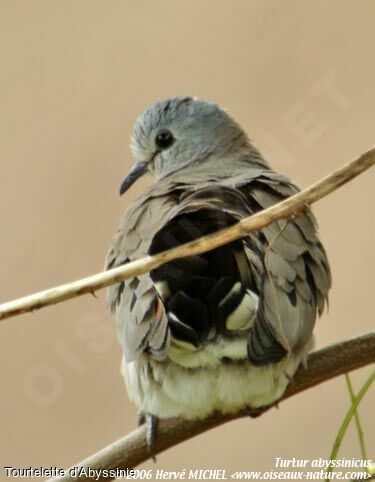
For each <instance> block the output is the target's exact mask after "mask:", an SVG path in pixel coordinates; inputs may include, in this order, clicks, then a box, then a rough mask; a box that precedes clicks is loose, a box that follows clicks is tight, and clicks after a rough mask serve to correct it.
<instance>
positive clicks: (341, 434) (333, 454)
mask: <svg viewBox="0 0 375 482" xmlns="http://www.w3.org/2000/svg"><path fill="white" fill-rule="evenodd" d="M374 380H375V370H374V371H373V372H372V373H371V375H370V376H369V377H368V379H367V380H366V381H365V383H364V384H363V386H362V388H361V389H360V391H359V392H358V394H357V395H356V396H355V397H354V400H353V402H352V404H351V406H350V408H349V410H348V412H347V414H346V416H345V418H344V421H343V422H342V424H341V427H340V430H339V431H338V433H337V435H336V439H335V442H334V444H333V447H332V451H331V455H330V457H329V459H330V460H335V459H336V458H337V454H338V451H339V449H340V446H341V443H342V440H343V438H344V436H345V433H346V431H347V429H348V427H349V423H350V421H351V419H352V418H353V416H354V414H355V412H356V410H357V407H358V405H359V404H360V402H361V400H362V398H363V397H364V396H365V394H366V392H367V390H368V389H369V388H370V386H371V384H372V383H373V382H374ZM332 470H333V467H332V465H330V466H329V467H328V469H327V478H326V482H328V481H329V477H328V474H330V473H331V472H332Z"/></svg>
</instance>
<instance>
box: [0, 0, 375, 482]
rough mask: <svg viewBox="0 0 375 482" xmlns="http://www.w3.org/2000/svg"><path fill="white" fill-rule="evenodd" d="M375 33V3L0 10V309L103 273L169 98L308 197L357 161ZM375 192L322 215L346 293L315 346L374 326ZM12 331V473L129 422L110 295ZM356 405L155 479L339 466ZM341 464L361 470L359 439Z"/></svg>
mask: <svg viewBox="0 0 375 482" xmlns="http://www.w3.org/2000/svg"><path fill="white" fill-rule="evenodd" d="M374 22H375V3H374V2H373V1H372V0H368V1H366V0H364V1H362V2H357V1H354V0H352V1H345V2H342V1H340V0H335V1H330V2H326V1H323V0H321V1H316V0H314V1H312V0H311V1H305V2H300V1H298V0H294V1H291V0H284V1H283V2H279V1H277V0H272V1H265V0H263V1H260V0H259V1H258V0H237V1H235V2H232V1H229V0H226V1H223V0H203V1H198V0H194V1H189V2H188V1H185V0H183V1H178V2H177V1H173V0H159V1H158V2H152V1H150V0H149V1H145V0H138V1H135V0H123V1H113V2H106V1H104V0H103V1H99V0H81V1H79V2H77V1H73V0H65V1H59V2H51V1H48V0H33V1H30V2H25V1H21V0H1V2H0V58H1V69H0V82H1V88H0V95H1V102H0V105H1V107H0V138H1V142H0V163H1V164H0V179H1V190H0V216H1V217H0V219H1V238H0V266H1V268H0V283H1V284H0V301H2V302H5V301H8V300H10V299H13V298H16V297H18V296H21V295H25V294H29V293H31V292H33V291H36V290H40V289H43V288H48V287H51V286H54V285H56V284H59V283H62V282H67V281H70V280H74V279H75V278H79V277H83V276H85V275H88V274H91V273H94V272H96V271H98V270H100V269H102V266H103V260H104V257H105V255H106V251H107V248H108V246H109V244H110V241H111V238H112V235H113V234H114V232H115V230H116V229H117V225H118V221H119V219H120V216H121V215H122V213H123V211H124V210H125V208H126V206H127V205H128V204H129V203H130V202H131V200H132V199H133V198H134V196H136V195H137V193H139V192H140V191H141V190H142V189H143V188H144V186H145V185H146V183H147V182H151V180H146V181H144V182H143V184H142V182H139V183H137V185H136V186H135V187H134V188H132V190H131V191H130V193H129V194H127V195H126V196H125V197H124V198H122V199H120V198H119V196H118V187H119V183H120V181H121V180H122V178H123V175H124V174H125V172H126V171H127V169H128V168H129V166H130V164H131V158H130V152H129V149H128V143H129V135H130V130H131V127H132V124H133V122H134V120H135V118H136V117H137V116H138V114H139V113H140V112H142V111H143V110H144V109H145V108H146V107H147V106H148V105H149V104H150V103H152V102H154V101H155V100H157V99H160V98H163V97H166V96H172V95H176V94H193V95H196V96H199V97H203V98H207V99H209V100H213V101H215V102H217V103H219V104H221V105H223V106H224V107H226V108H227V109H228V110H229V111H230V113H231V114H232V115H233V116H234V117H235V118H236V119H237V120H238V121H239V122H240V123H241V124H242V125H243V126H244V127H245V129H246V130H247V132H248V133H249V135H250V137H251V138H252V139H254V140H255V141H256V143H257V145H258V147H259V148H260V149H261V150H262V152H263V153H264V154H265V155H266V157H267V158H268V159H269V161H270V163H271V164H272V165H273V166H274V168H275V169H277V170H279V171H282V172H284V173H286V174H287V175H289V176H290V177H291V178H292V179H293V180H294V181H295V182H296V183H298V184H299V185H300V186H301V187H305V186H307V185H308V184H310V183H312V182H313V181H316V180H317V179H319V178H320V177H322V176H324V175H326V174H327V173H329V172H330V171H332V170H333V169H335V168H338V167H339V166H341V165H342V164H343V163H345V162H347V161H349V160H350V159H352V158H353V157H354V156H356V155H358V154H360V153H362V152H363V151H364V150H366V149H367V148H368V147H369V146H371V145H372V144H374V143H375V122H374V101H375V65H374V61H373V60H374V59H373V55H374V43H375V32H374ZM374 180H375V177H374V172H367V173H366V174H364V175H362V176H361V177H360V178H358V179H356V180H355V181H353V182H352V183H351V184H350V185H347V186H345V187H343V188H342V189H340V190H339V191H338V192H336V193H334V194H333V195H331V196H329V197H328V198H326V199H324V200H322V201H321V202H319V203H318V204H317V205H316V206H315V212H316V214H317V216H318V220H319V224H320V231H321V236H322V239H323V241H324V242H325V245H326V248H327V251H328V254H329V258H330V261H331V265H332V271H333V282H334V284H333V289H332V294H331V299H330V312H329V314H328V315H325V316H324V317H323V318H322V319H321V320H320V321H319V322H318V323H317V326H316V336H317V343H318V346H323V345H326V344H327V343H330V342H334V341H337V340H340V339H342V338H345V337H349V336H351V335H355V334H359V333H362V332H365V331H369V330H370V329H373V328H374V283H373V277H374V268H375V267H374V253H373V249H374V218H373V209H374V192H373V191H374ZM0 331H1V334H0V377H1V378H0V379H1V387H2V394H1V410H0V427H1V429H0V465H1V466H4V465H8V466H9V465H12V466H14V467H28V466H34V467H37V466H40V465H42V466H58V467H64V466H68V465H70V464H72V463H74V462H77V461H78V460H80V459H82V458H83V457H85V456H87V455H89V454H90V453H92V452H93V451H96V450H98V449H100V448H101V447H103V446H105V445H106V444H108V443H110V442H111V441H113V440H115V439H117V438H119V437H120V436H122V435H124V434H125V433H127V432H129V431H130V430H132V429H133V428H134V426H135V421H136V409H135V407H134V406H132V405H131V404H130V403H129V402H128V399H127V395H126V393H125V389H124V386H123V382H122V379H121V377H120V373H119V365H120V356H121V354H120V349H119V347H118V346H117V343H116V341H115V339H114V333H113V325H112V319H111V317H110V315H109V314H108V313H107V311H106V308H105V302H104V293H103V292H100V293H98V299H95V298H94V297H91V296H86V297H84V298H80V299H77V300H74V301H69V302H66V303H64V304H60V305H58V306H54V307H51V308H48V309H45V310H42V311H40V312H35V313H34V314H28V315H24V316H21V317H18V318H13V319H10V320H6V321H4V322H2V323H1V325H0ZM366 373H368V370H367V371H366V370H363V371H359V372H356V373H355V374H354V375H353V380H354V384H355V386H356V389H359V387H360V385H361V383H362V382H363V380H364V379H365V376H366ZM374 402H375V395H374V390H372V393H370V394H369V395H368V396H367V397H366V399H365V400H364V402H363V405H362V406H361V415H362V419H363V422H364V424H365V426H366V429H365V432H366V439H367V445H368V448H369V456H372V457H373V458H375V430H374V428H375V424H374ZM348 405H349V404H348V394H347V391H346V388H345V381H344V379H343V378H340V379H336V380H334V381H331V382H329V383H326V384H324V385H322V386H320V387H318V388H315V389H314V390H310V391H309V392H308V393H304V394H302V395H300V396H298V397H296V398H294V399H292V400H290V401H288V402H287V403H284V404H282V405H281V406H280V409H279V410H273V411H272V412H270V413H268V414H266V415H264V416H263V417H261V418H260V419H257V420H245V419H243V420H240V421H237V422H235V423H231V424H228V425H226V426H223V427H221V428H218V429H216V430H214V431H211V432H209V433H206V434H204V435H202V436H200V437H198V438H195V439H194V440H191V441H189V442H187V443H184V444H182V445H180V446H178V447H175V448H174V449H172V450H169V451H168V452H166V453H164V454H162V455H160V456H159V458H158V464H157V466H156V467H157V468H164V469H171V470H172V469H174V470H176V469H183V468H188V469H189V468H226V469H228V470H230V471H236V470H245V469H248V470H250V469H251V470H270V469H273V468H274V458H275V457H303V458H316V457H323V458H327V457H328V455H329V453H330V449H331V446H332V442H333V439H334V436H335V434H336V432H337V430H338V427H339V425H340V423H341V421H342V420H343V417H344V415H345V412H346V410H347V408H348ZM340 455H342V456H346V457H357V456H359V450H358V443H357V439H356V434H355V432H354V430H353V429H351V430H350V432H349V436H348V437H347V438H346V440H345V443H344V446H343V450H342V452H341V453H340ZM144 467H150V468H154V467H155V466H154V465H153V464H152V462H148V463H147V464H144ZM0 479H1V480H5V479H6V477H5V473H4V471H3V469H2V468H1V470H0Z"/></svg>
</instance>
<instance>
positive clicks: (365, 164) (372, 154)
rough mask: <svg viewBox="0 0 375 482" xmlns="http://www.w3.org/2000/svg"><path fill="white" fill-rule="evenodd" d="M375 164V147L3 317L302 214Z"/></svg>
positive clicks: (17, 303) (24, 302)
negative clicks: (250, 209)
mask: <svg viewBox="0 0 375 482" xmlns="http://www.w3.org/2000/svg"><path fill="white" fill-rule="evenodd" d="M374 164H375V148H374V147H373V148H372V149H370V150H368V151H367V152H365V153H364V154H363V155H362V156H360V157H358V158H357V159H355V160H354V161H351V162H349V163H348V164H346V165H345V166H343V167H342V168H340V169H338V170H337V171H334V172H333V173H331V174H330V175H328V176H327V177H325V178H323V179H321V180H320V181H318V182H317V183H315V184H313V185H312V186H310V187H308V188H306V189H304V190H303V191H301V192H299V193H298V194H295V195H294V196H291V197H289V198H288V199H286V200H284V201H282V202H280V203H277V204H275V205H274V206H272V207H270V208H268V209H265V210H263V211H260V212H259V213H257V214H254V215H253V216H250V217H248V218H245V219H243V220H241V221H240V222H238V223H237V224H234V225H233V226H231V227H229V228H227V229H223V230H221V231H218V232H217V233H214V234H211V235H208V236H204V237H202V238H199V239H197V240H194V241H192V242H190V243H187V244H184V245H181V246H178V247H176V248H173V249H170V250H168V251H164V252H162V253H159V254H157V255H155V256H146V257H145V258H142V259H139V260H137V261H133V262H131V263H127V264H125V265H122V266H119V267H117V268H113V269H111V270H108V271H105V272H103V273H99V274H95V275H93V276H89V277H88V278H84V279H81V280H78V281H74V282H72V283H68V284H64V285H61V286H57V287H55V288H51V289H49V290H46V291H41V292H39V293H35V294H32V295H29V296H25V297H23V298H19V299H17V300H14V301H10V302H8V303H4V304H2V305H0V320H3V319H5V318H10V317H12V316H16V315H20V314H21V313H26V312H28V311H34V310H37V309H39V308H43V307H45V306H49V305H52V304H56V303H61V302H62V301H65V300H68V299H71V298H76V297H77V296H81V295H84V294H87V293H94V292H95V291H97V290H99V289H102V288H105V287H107V286H109V285H111V284H114V283H118V282H120V281H122V280H124V279H128V278H133V277H134V276H138V275H140V274H143V273H147V272H148V271H151V270H153V269H155V268H158V267H159V266H161V265H162V264H164V263H167V262H170V261H172V260H174V259H179V258H184V257H186V256H192V255H196V254H201V253H204V252H206V251H210V250H212V249H215V248H218V247H220V246H223V245H224V244H228V243H230V242H232V241H234V240H236V239H239V238H242V237H244V236H246V235H247V234H248V233H249V232H251V231H257V230H259V229H262V228H264V227H265V226H267V225H268V224H270V223H272V222H273V221H276V220H278V219H284V218H289V217H292V216H296V215H298V213H299V212H300V211H301V210H303V209H304V208H305V207H306V206H309V205H310V204H312V203H314V202H315V201H318V200H319V199H321V198H322V197H324V196H327V195H328V194H330V193H331V192H333V191H335V190H336V189H338V188H339V187H340V186H342V185H343V184H345V183H347V182H348V181H350V180H351V179H354V178H355V177H356V176H358V175H359V174H361V173H362V172H364V171H365V170H366V169H369V168H370V167H372V166H373V165H374Z"/></svg>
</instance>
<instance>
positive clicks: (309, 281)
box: [105, 96, 331, 440]
mask: <svg viewBox="0 0 375 482" xmlns="http://www.w3.org/2000/svg"><path fill="white" fill-rule="evenodd" d="M130 147H131V151H132V154H133V157H134V161H135V163H134V165H133V167H132V168H131V170H130V172H129V173H128V174H127V176H126V177H125V179H124V180H123V182H122V184H121V187H120V194H124V193H125V192H126V191H128V189H129V188H130V187H131V186H132V185H133V184H134V183H135V182H136V181H137V180H138V179H139V178H141V177H142V176H144V175H145V174H146V173H150V174H151V175H152V176H153V177H154V179H155V182H154V183H153V184H152V185H151V186H150V187H148V188H147V189H145V191H144V192H142V193H141V194H140V196H138V197H137V198H136V199H135V201H134V202H133V203H132V204H131V205H130V206H129V208H128V209H127V211H126V213H125V215H124V217H123V219H122V221H121V223H120V226H119V229H118V232H117V234H116V235H115V236H114V238H113V242H112V245H111V247H110V250H109V253H108V255H107V259H106V263H105V267H106V269H110V268H114V267H117V266H120V265H122V264H124V263H127V262H130V261H134V260H136V259H139V258H142V257H144V256H147V255H153V254H156V253H159V252H162V251H164V250H167V249H169V248H172V247H176V246H179V245H182V244H184V243H186V242H189V241H192V240H194V239H197V238H200V237H201V236H204V235H207V234H210V233H213V232H216V231H218V230H220V229H223V228H226V227H228V226H231V225H233V224H235V223H237V222H238V221H240V220H241V219H243V218H245V217H248V216H251V215H252V214H254V213H257V212H259V211H261V210H263V209H266V208H268V207H270V206H272V205H273V204H275V203H278V202H280V201H282V200H283V199H285V198H287V197H289V196H291V195H293V194H295V193H297V192H298V188H297V187H296V186H295V185H294V184H293V183H292V182H291V181H290V180H289V179H288V178H287V177H285V176H283V175H282V174H279V173H277V172H275V171H274V170H273V169H272V168H271V167H270V166H269V164H268V163H267V161H266V160H265V159H264V158H263V156H262V155H261V153H260V152H259V150H258V149H257V148H256V147H255V145H254V144H253V143H252V142H251V141H250V139H249V137H248V136H247V134H246V133H245V131H244V130H243V129H242V128H241V126H240V125H239V124H238V123H237V122H236V121H235V120H234V119H233V118H232V117H231V116H230V115H229V114H228V113H227V112H226V110H224V109H222V108H221V107H219V106H218V105H216V104H214V103H212V102H208V101H205V100H200V99H197V98H195V97H191V96H180V97H174V98H169V99H165V100H161V101H158V102H156V103H155V104H153V105H152V106H151V107H149V108H148V109H147V110H146V111H145V112H144V113H142V114H141V115H140V116H139V118H138V119H137V121H136V123H135V125H134V128H133V132H132V136H131V144H130ZM330 286H331V274H330V268H329V263H328V260H327V256H326V252H325V250H324V248H323V245H322V243H321V241H320V239H319V237H318V233H317V223H316V220H315V217H314V215H313V213H312V211H311V209H310V208H308V207H306V208H305V209H304V210H303V211H301V212H299V213H297V214H296V215H295V216H294V217H293V218H291V219H286V220H280V221H275V222H273V223H272V224H269V225H268V226H266V227H264V228H263V229H261V230H259V231H256V232H251V233H249V234H247V235H246V236H245V237H243V238H242V239H239V240H236V241H234V242H231V243H230V244H227V245H225V246H222V247H220V248H217V249H214V250H211V251H209V252H206V253H204V254H200V255H195V256H189V257H186V258H183V259H179V260H175V261H172V262H170V263H167V264H165V265H162V266H161V267H159V268H157V269H154V270H153V271H151V272H150V273H146V274H142V275H139V276H137V277H134V278H133V279H128V280H124V281H122V282H120V283H117V284H115V285H113V286H111V287H110V288H109V289H108V294H107V299H108V305H109V307H110V309H111V311H112V313H113V315H114V318H115V321H116V333H117V337H118V340H119V342H120V344H121V346H122V349H123V360H122V364H121V371H122V374H123V377H124V380H125V384H126V387H127V391H128V394H129V397H130V399H131V400H132V401H133V402H134V403H135V404H136V405H137V407H138V409H139V410H140V413H141V414H142V415H143V419H144V417H146V419H147V421H148V423H149V438H150V440H151V434H152V433H153V430H154V428H155V420H157V419H160V418H169V417H183V418H185V419H202V418H204V417H207V416H209V415H210V414H212V413H214V412H219V413H223V414H225V413H233V412H236V411H238V410H241V409H248V410H249V411H250V412H251V411H252V410H253V411H256V409H259V408H260V407H263V406H266V405H269V404H272V403H274V402H275V401H277V400H278V399H279V398H280V397H281V396H282V395H283V393H284V391H285V389H286V387H287V386H288V384H289V383H290V381H291V380H292V379H293V375H294V373H295V372H296V370H297V369H298V367H299V366H300V364H301V363H303V362H304V360H306V357H307V353H308V352H309V351H310V350H311V349H312V347H313V343H314V335H313V329H314V324H315V321H316V318H317V316H320V315H321V314H322V313H323V310H324V309H325V306H326V305H327V302H328V292H329V289H330ZM141 419H142V417H141ZM153 427H154V428H153Z"/></svg>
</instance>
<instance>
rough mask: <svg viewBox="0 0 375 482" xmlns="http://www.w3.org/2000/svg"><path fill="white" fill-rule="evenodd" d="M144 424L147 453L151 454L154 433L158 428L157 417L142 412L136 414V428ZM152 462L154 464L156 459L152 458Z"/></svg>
mask: <svg viewBox="0 0 375 482" xmlns="http://www.w3.org/2000/svg"><path fill="white" fill-rule="evenodd" d="M144 423H145V424H146V444H147V451H148V452H149V453H151V452H152V451H153V449H154V446H155V439H156V433H157V428H158V417H156V416H155V415H151V414H149V413H144V412H142V411H140V412H138V427H139V426H141V425H143V424H144ZM152 460H153V461H154V462H156V457H155V456H153V457H152Z"/></svg>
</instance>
